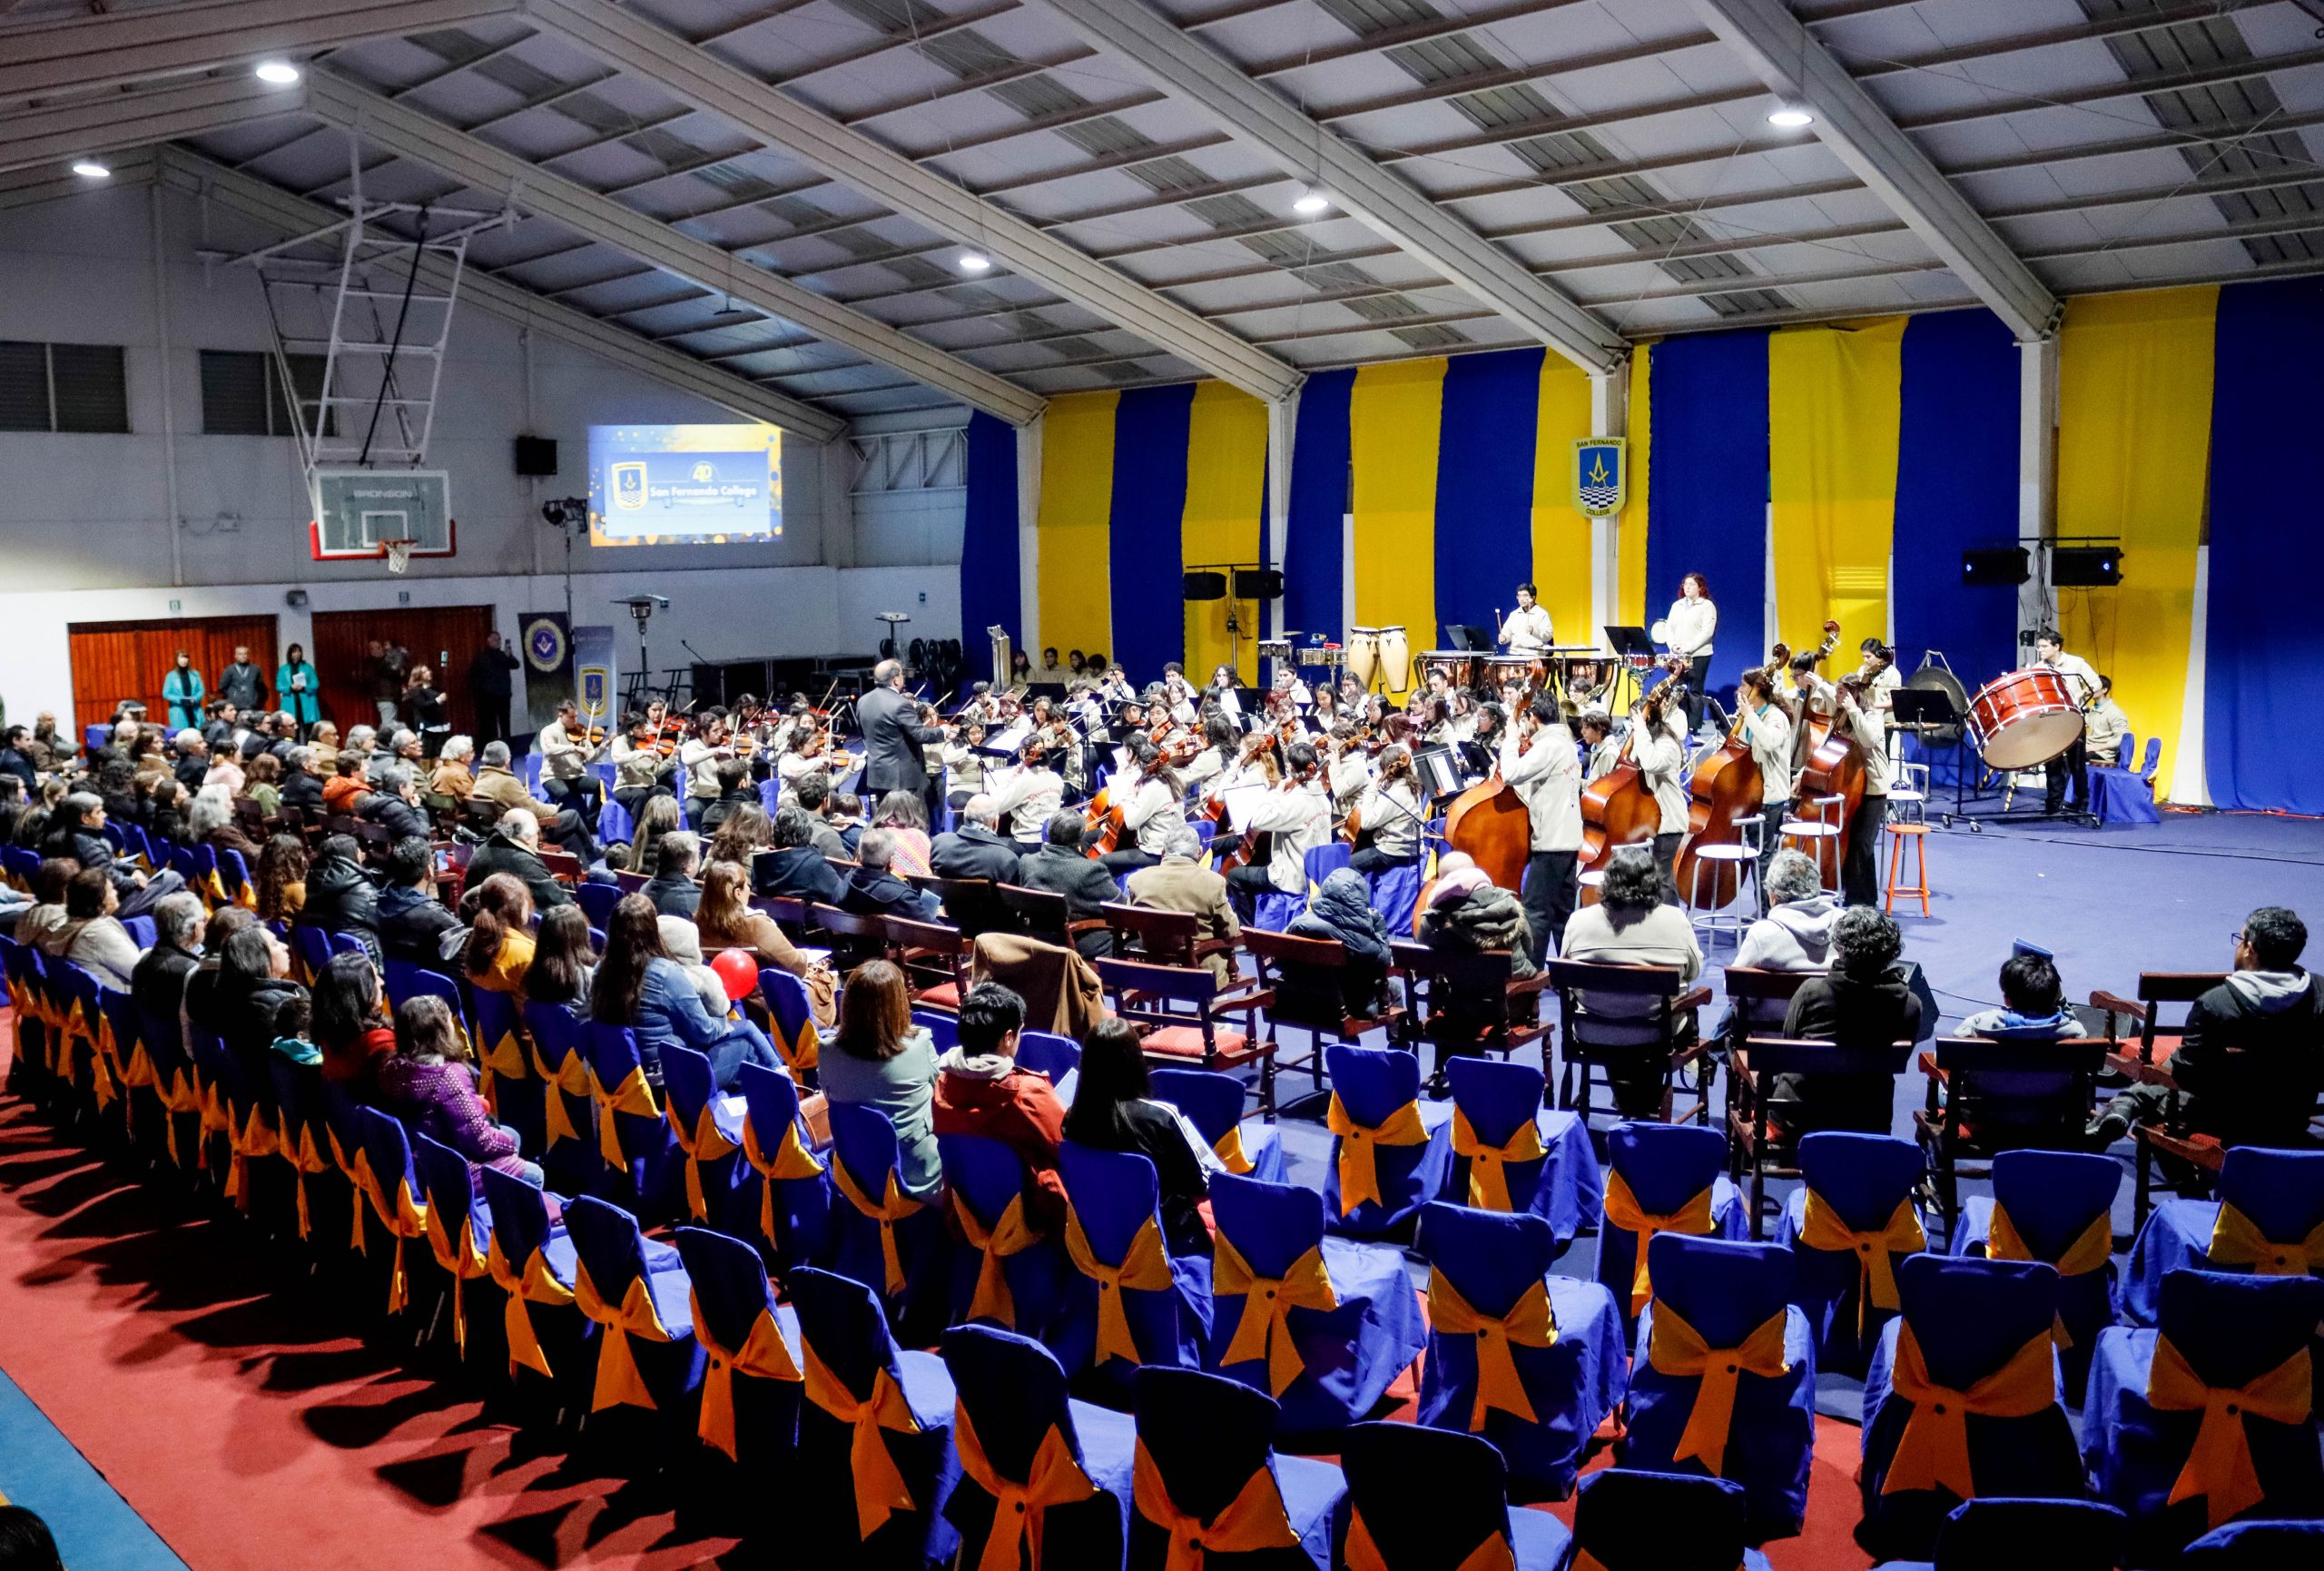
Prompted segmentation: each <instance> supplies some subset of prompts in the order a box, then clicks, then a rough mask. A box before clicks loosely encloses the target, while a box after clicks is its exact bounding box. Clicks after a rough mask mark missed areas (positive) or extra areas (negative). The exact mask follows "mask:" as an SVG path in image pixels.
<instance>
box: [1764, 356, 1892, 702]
mask: <svg viewBox="0 0 2324 1571" xmlns="http://www.w3.org/2000/svg"><path fill="white" fill-rule="evenodd" d="M1904 350H1905V319H1904V318H1903V317H1892V318H1888V319H1886V320H1884V321H1867V322H1858V323H1851V324H1844V325H1839V326H1834V327H1817V328H1802V329H1798V330H1796V331H1788V332H1778V333H1775V334H1773V335H1771V336H1770V338H1769V340H1768V458H1769V469H1770V475H1771V479H1772V483H1773V495H1774V499H1775V588H1776V627H1777V632H1776V633H1775V634H1774V635H1773V637H1777V638H1781V639H1782V640H1783V641H1784V642H1786V643H1787V644H1789V645H1790V646H1791V647H1793V648H1795V649H1798V648H1813V647H1815V646H1816V645H1817V643H1819V642H1821V641H1822V639H1823V636H1824V631H1823V629H1824V622H1825V619H1826V618H1837V619H1838V621H1839V624H1840V638H1841V642H1842V647H1843V648H1846V649H1852V648H1854V647H1856V644H1857V643H1858V642H1860V641H1861V640H1863V639H1865V638H1868V637H1880V638H1883V639H1886V637H1888V548H1889V542H1890V540H1891V538H1892V537H1893V536H1894V534H1895V530H1896V442H1897V431H1898V428H1899V427H1900V425H1901V424H1902V422H1903V417H1904ZM1852 667H1853V662H1852V661H1838V662H1837V663H1836V668H1837V669H1842V670H1845V669H1849V668H1852Z"/></svg>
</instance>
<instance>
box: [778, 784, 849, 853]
mask: <svg viewBox="0 0 2324 1571" xmlns="http://www.w3.org/2000/svg"><path fill="white" fill-rule="evenodd" d="M791 795H792V797H793V800H795V801H796V802H797V803H798V804H799V807H800V810H801V811H802V812H803V813H804V814H806V815H807V828H808V832H809V839H810V844H812V845H813V846H814V847H815V849H816V850H817V851H819V852H821V853H822V855H825V856H828V857H830V858H832V860H833V861H835V862H844V861H846V860H847V859H848V858H850V857H852V856H853V855H855V847H854V846H853V845H852V844H850V843H849V841H848V838H847V835H846V832H845V831H844V830H842V828H841V827H840V826H839V825H838V823H837V822H835V821H834V820H833V819H832V816H831V808H832V780H831V776H828V775H826V774H824V773H823V772H822V770H820V769H816V770H811V771H810V772H808V773H807V774H804V775H802V776H799V784H798V785H794V786H793V787H792V788H791ZM777 844H778V845H780V844H781V842H779V841H778V842H777Z"/></svg>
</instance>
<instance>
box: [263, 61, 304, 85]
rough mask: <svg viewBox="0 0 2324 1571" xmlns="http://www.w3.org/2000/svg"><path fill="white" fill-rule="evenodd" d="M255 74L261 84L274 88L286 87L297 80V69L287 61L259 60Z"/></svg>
mask: <svg viewBox="0 0 2324 1571" xmlns="http://www.w3.org/2000/svg"><path fill="white" fill-rule="evenodd" d="M255 74H256V75H257V77H258V79H259V80H260V81H261V82H264V83H267V84H271V85H272V86H276V87H288V86H290V85H291V84H292V83H293V82H296V81H298V80H299V68H298V67H297V66H296V65H293V64H291V63H290V62H289V61H288V60H261V61H260V62H259V63H258V70H257V71H256V73H255Z"/></svg>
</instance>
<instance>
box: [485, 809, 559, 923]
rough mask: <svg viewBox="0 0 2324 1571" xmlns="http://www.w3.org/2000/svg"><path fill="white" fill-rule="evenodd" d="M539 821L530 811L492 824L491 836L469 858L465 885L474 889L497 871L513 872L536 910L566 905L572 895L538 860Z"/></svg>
mask: <svg viewBox="0 0 2324 1571" xmlns="http://www.w3.org/2000/svg"><path fill="white" fill-rule="evenodd" d="M540 833H541V826H540V820H539V819H537V818H536V817H534V816H533V815H531V814H529V813H510V814H507V815H505V816H503V817H502V818H501V820H500V822H499V823H497V824H496V825H493V826H492V836H491V838H490V839H488V840H487V841H486V842H485V843H484V844H483V845H479V846H478V847H477V848H476V855H474V856H472V857H470V858H469V859H468V884H467V887H469V888H474V887H475V886H476V885H477V884H481V883H483V882H484V881H485V880H486V879H487V878H489V877H491V876H492V875H493V874H496V873H513V874H516V875H517V878H518V879H520V880H522V881H523V883H524V885H525V887H526V888H527V890H529V891H530V892H531V894H532V896H533V908H534V909H535V910H536V911H549V910H553V909H555V908H556V907H557V906H559V905H569V904H572V902H573V896H572V895H570V894H566V892H565V885H563V884H559V883H558V882H557V881H556V875H555V874H551V873H550V872H549V870H548V864H547V863H546V862H543V861H542V860H541V859H540V853H539V845H540Z"/></svg>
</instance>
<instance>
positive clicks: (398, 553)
mask: <svg viewBox="0 0 2324 1571" xmlns="http://www.w3.org/2000/svg"><path fill="white" fill-rule="evenodd" d="M418 545H419V541H418V540H381V541H380V542H379V553H380V555H382V556H384V557H386V558H388V571H389V572H390V573H400V572H402V571H403V570H404V569H405V568H409V567H410V566H411V553H412V549H413V548H414V547H416V546H418Z"/></svg>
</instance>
